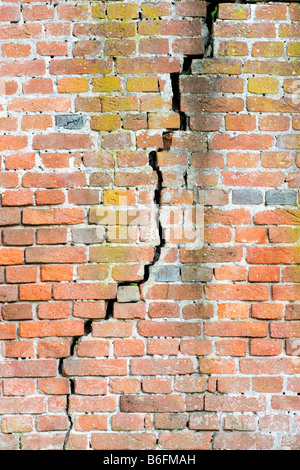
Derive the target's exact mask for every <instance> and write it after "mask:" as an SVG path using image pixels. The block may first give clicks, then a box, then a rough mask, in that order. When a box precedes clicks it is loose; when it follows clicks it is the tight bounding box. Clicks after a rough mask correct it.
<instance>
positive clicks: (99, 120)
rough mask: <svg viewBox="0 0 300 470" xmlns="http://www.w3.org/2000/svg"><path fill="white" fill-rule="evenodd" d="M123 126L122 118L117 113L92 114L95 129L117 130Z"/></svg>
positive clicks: (92, 123)
mask: <svg viewBox="0 0 300 470" xmlns="http://www.w3.org/2000/svg"><path fill="white" fill-rule="evenodd" d="M120 127H121V118H120V116H119V115H117V114H100V115H98V116H92V118H91V129H93V130H95V131H107V132H110V131H115V130H117V129H120Z"/></svg>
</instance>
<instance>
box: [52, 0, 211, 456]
mask: <svg viewBox="0 0 300 470" xmlns="http://www.w3.org/2000/svg"><path fill="white" fill-rule="evenodd" d="M218 4H219V2H214V1H212V2H210V3H208V4H207V17H206V20H204V24H203V37H204V42H205V52H204V54H199V55H186V56H184V57H183V61H182V67H181V71H180V72H177V73H170V82H171V89H172V111H173V112H174V113H178V114H179V117H180V125H179V129H178V130H180V131H183V132H185V131H187V130H188V129H189V118H188V116H187V115H186V114H185V113H184V112H183V111H182V109H181V90H180V77H181V76H182V75H187V74H190V73H191V67H192V62H193V60H194V59H203V58H205V57H212V56H213V22H214V18H215V16H216V13H217V10H218ZM113 59H114V62H115V58H113ZM158 86H159V90H158V91H159V92H160V84H159V82H158ZM173 134H174V129H165V130H164V131H163V132H162V140H163V147H162V148H157V150H153V151H151V152H150V153H149V166H150V167H151V168H152V170H153V171H154V172H155V173H156V175H157V186H156V188H155V190H154V198H153V202H154V204H155V206H156V207H155V209H156V211H155V213H156V216H157V231H158V243H157V244H156V245H155V246H154V254H153V259H152V262H151V263H149V264H145V265H144V275H143V279H141V280H139V281H138V282H135V283H134V284H135V285H138V286H141V285H142V284H145V283H146V282H147V281H148V280H149V278H150V275H151V271H152V270H153V267H154V266H155V265H157V263H159V261H160V259H161V253H162V249H163V247H164V246H165V239H164V234H163V227H162V223H161V218H160V211H161V204H162V197H161V196H162V190H163V173H162V171H161V169H160V166H159V163H158V152H163V151H169V150H170V149H171V147H172V138H173ZM188 169H189V166H187V168H186V171H185V173H184V175H183V181H184V187H185V188H187V187H188ZM130 284H131V282H130V281H128V282H118V283H117V288H118V287H119V286H126V285H130ZM116 302H117V297H116V298H113V299H108V300H106V308H105V317H104V320H106V321H108V320H110V319H111V318H113V309H114V304H115V303H116ZM91 333H92V321H91V320H87V321H85V322H84V334H83V335H82V336H77V337H73V338H72V340H71V344H70V356H69V357H73V356H74V355H75V354H76V347H77V345H78V342H79V341H80V340H81V339H82V338H83V337H85V336H88V335H90V334H91ZM63 361H64V358H61V359H60V360H59V364H58V374H59V375H60V376H61V377H63V378H66V376H65V375H64V371H63ZM68 380H69V393H68V394H67V396H66V400H67V402H66V415H67V417H68V421H69V429H68V431H67V433H66V436H65V440H64V444H63V450H66V448H67V444H68V440H69V436H70V433H71V432H72V430H73V427H74V422H73V417H72V413H71V411H70V398H71V397H72V396H73V395H74V394H75V380H74V379H72V378H69V379H68ZM157 442H158V441H157Z"/></svg>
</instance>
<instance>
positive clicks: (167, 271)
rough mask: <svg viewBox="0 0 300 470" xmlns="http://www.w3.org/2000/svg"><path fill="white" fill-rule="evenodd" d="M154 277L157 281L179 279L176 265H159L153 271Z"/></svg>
mask: <svg viewBox="0 0 300 470" xmlns="http://www.w3.org/2000/svg"><path fill="white" fill-rule="evenodd" d="M153 274H154V278H155V280H156V281H158V282H175V281H179V280H180V275H179V268H178V267H177V266H169V265H165V266H160V267H159V268H158V270H156V269H155V271H154V272H153Z"/></svg>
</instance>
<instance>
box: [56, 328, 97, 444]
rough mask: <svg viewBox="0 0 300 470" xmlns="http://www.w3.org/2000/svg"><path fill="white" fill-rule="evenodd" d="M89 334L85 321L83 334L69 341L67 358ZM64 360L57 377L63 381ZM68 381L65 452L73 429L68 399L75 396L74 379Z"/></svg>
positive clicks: (61, 362) (59, 364) (60, 364)
mask: <svg viewBox="0 0 300 470" xmlns="http://www.w3.org/2000/svg"><path fill="white" fill-rule="evenodd" d="M91 332H92V321H91V320H87V321H85V322H84V334H83V335H81V336H73V337H72V339H71V343H70V355H69V357H73V356H74V354H75V350H76V346H77V345H78V342H79V341H80V340H81V339H82V338H84V337H85V336H88V335H89V334H91ZM64 359H65V358H63V357H62V358H61V359H60V360H59V363H58V375H59V376H60V377H63V378H64V379H65V378H66V376H65V375H64V370H63V364H64ZM68 380H69V393H68V394H67V395H66V416H67V418H68V421H69V429H68V431H67V433H66V436H65V440H64V444H63V450H66V446H67V444H68V440H69V436H70V433H71V431H72V429H73V426H74V423H73V417H72V414H71V412H70V398H71V396H72V395H74V394H75V381H74V379H71V378H69V379H68Z"/></svg>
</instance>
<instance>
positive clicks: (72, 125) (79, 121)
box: [55, 114, 86, 129]
mask: <svg viewBox="0 0 300 470" xmlns="http://www.w3.org/2000/svg"><path fill="white" fill-rule="evenodd" d="M85 123H86V116H81V115H80V114H67V115H65V116H55V124H56V126H57V127H63V128H64V129H81V128H82V127H83V126H84V125H85Z"/></svg>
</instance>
